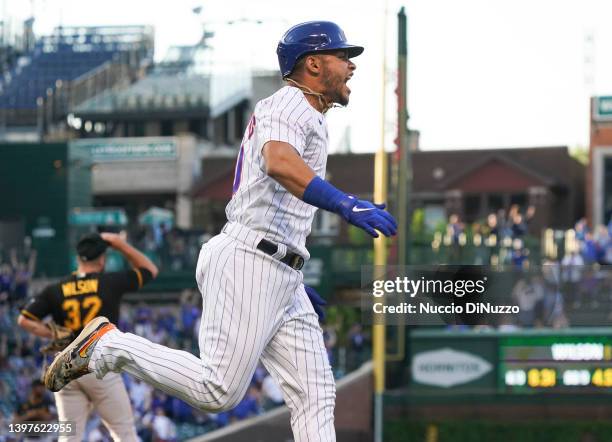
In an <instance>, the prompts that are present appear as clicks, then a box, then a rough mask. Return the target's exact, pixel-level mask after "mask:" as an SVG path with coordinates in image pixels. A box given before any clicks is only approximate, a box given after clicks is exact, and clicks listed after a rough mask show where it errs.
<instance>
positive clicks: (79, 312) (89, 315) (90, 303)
mask: <svg viewBox="0 0 612 442" xmlns="http://www.w3.org/2000/svg"><path fill="white" fill-rule="evenodd" d="M101 307H102V300H101V299H100V298H99V297H98V296H86V297H85V298H83V300H81V301H79V300H78V299H66V300H65V301H64V302H63V304H62V309H63V310H64V311H65V312H66V316H67V317H66V320H65V321H64V326H65V327H68V328H69V329H72V330H79V329H81V328H82V327H83V326H85V325H87V323H88V322H89V321H91V320H92V319H93V318H95V317H96V316H98V312H99V311H100V308H101ZM83 315H84V316H85V317H84V318H83V319H82V320H81V318H82V317H83Z"/></svg>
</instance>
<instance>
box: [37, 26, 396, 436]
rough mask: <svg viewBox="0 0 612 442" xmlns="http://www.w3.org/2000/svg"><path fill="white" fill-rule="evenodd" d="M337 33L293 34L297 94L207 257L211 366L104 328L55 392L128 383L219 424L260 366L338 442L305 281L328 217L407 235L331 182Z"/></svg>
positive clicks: (80, 349) (288, 62)
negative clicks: (314, 241)
mask: <svg viewBox="0 0 612 442" xmlns="http://www.w3.org/2000/svg"><path fill="white" fill-rule="evenodd" d="M362 52H363V48H362V47H360V46H353V45H350V44H348V43H347V41H346V37H345V36H344V33H343V31H342V30H341V29H340V27H339V26H338V25H336V24H335V23H331V22H325V21H317V22H308V23H302V24H299V25H296V26H294V27H292V28H291V29H289V31H287V33H286V34H285V35H284V36H283V38H282V40H281V41H280V42H279V44H278V49H277V54H278V59H279V65H280V71H281V74H282V76H283V78H284V79H286V80H287V83H288V84H287V86H285V87H283V88H282V89H280V90H279V91H277V92H276V93H274V94H273V95H272V96H270V97H268V98H266V99H264V100H262V101H260V102H258V103H257V105H256V106H255V110H254V113H253V116H252V117H251V119H250V121H249V123H248V125H247V128H246V131H245V134H244V137H243V140H242V146H241V147H240V152H239V154H238V159H237V163H236V170H235V178H234V183H233V196H232V199H231V201H230V202H229V204H228V206H227V208H226V215H227V218H228V222H227V224H226V225H225V227H224V228H223V230H222V232H221V233H220V234H219V235H217V236H215V237H213V238H212V239H211V240H210V241H208V242H207V243H206V244H204V245H203V246H202V250H201V252H200V256H199V259H198V263H197V268H196V280H197V283H198V287H199V289H200V291H201V293H202V298H203V306H204V308H203V313H202V319H201V326H200V332H199V333H200V334H199V347H200V357H199V358H197V357H195V356H193V355H191V354H190V353H187V352H184V351H179V350H173V349H170V348H167V347H164V346H161V345H157V344H154V343H152V342H150V341H148V340H146V339H144V338H142V337H139V336H135V335H133V334H129V333H121V332H119V331H117V330H116V329H115V328H114V326H113V325H112V324H110V323H109V321H108V320H107V319H106V318H97V319H96V320H94V321H93V322H92V323H90V325H89V326H88V327H87V328H86V329H85V330H83V332H82V333H81V334H80V335H79V336H78V337H77V338H76V339H75V340H74V341H73V342H72V343H71V344H70V345H69V346H68V347H67V348H66V349H65V350H64V352H62V353H61V354H60V355H58V356H57V357H56V359H55V360H54V361H53V363H52V365H51V366H50V369H49V370H48V371H47V376H46V378H45V384H46V385H47V387H48V388H50V389H51V390H53V391H58V390H61V389H62V388H64V385H66V383H68V382H70V381H71V380H73V379H75V378H78V377H79V376H81V375H82V373H86V372H91V373H95V375H96V376H97V377H100V378H102V377H104V376H105V375H107V374H108V373H113V372H120V371H126V372H128V373H130V374H131V375H133V376H135V377H137V378H140V379H142V380H144V381H145V382H147V383H149V384H151V385H153V386H155V387H156V388H159V389H161V390H164V391H166V392H167V393H169V394H171V395H174V396H177V397H179V398H181V399H183V400H184V401H186V402H188V403H190V404H191V405H193V406H194V407H197V408H200V409H203V410H207V411H211V412H219V411H222V410H228V409H231V408H233V407H234V406H235V405H236V404H237V403H238V402H239V401H240V400H241V399H242V397H243V396H244V394H245V392H246V390H247V388H248V386H249V382H250V380H251V378H252V376H253V373H254V371H255V368H256V366H257V362H258V360H259V359H260V358H261V361H262V362H263V364H264V365H265V367H266V368H267V369H268V371H269V372H270V373H271V374H272V375H273V376H274V377H275V378H276V380H277V381H278V382H279V384H280V385H281V387H282V389H283V394H284V397H285V402H286V403H287V405H288V406H289V408H290V410H291V426H292V430H293V435H294V439H295V440H296V441H299V442H302V441H310V442H312V441H334V440H336V435H335V429H334V403H335V383H334V378H333V375H332V371H331V368H330V365H329V362H328V358H327V355H326V352H325V346H324V343H323V336H322V331H321V328H320V326H319V323H318V320H317V314H316V313H315V310H314V306H313V304H312V303H311V302H310V300H309V297H308V295H307V293H306V290H305V288H304V284H303V275H302V273H301V272H300V269H301V267H302V266H303V264H304V261H305V260H306V259H308V258H309V254H308V250H306V247H305V242H306V237H307V236H308V234H309V233H310V228H311V223H312V220H313V216H314V214H315V211H316V210H317V208H321V209H324V210H328V211H331V212H334V213H337V214H338V215H340V216H341V217H342V218H344V219H345V220H346V221H347V222H349V223H351V224H353V225H355V226H357V227H360V228H362V229H364V230H365V231H366V232H368V233H369V234H370V235H372V236H374V237H377V236H378V234H379V233H378V232H380V233H382V234H384V235H386V236H390V235H394V234H395V232H396V229H397V225H396V223H395V220H394V219H393V217H392V216H391V215H390V214H389V213H388V212H386V211H385V210H384V205H376V204H373V203H371V202H369V201H364V200H360V199H357V198H356V197H354V196H350V195H347V194H345V193H344V192H342V191H340V190H339V189H337V188H335V187H334V186H333V185H331V184H330V183H328V182H327V181H325V180H324V179H323V177H324V176H325V167H326V161H327V149H328V135H327V123H326V121H325V112H326V111H327V110H328V109H330V108H331V107H332V106H333V105H334V104H335V103H337V104H340V105H346V104H348V101H349V94H350V89H349V87H348V86H347V84H346V83H347V82H348V81H349V80H350V78H351V77H352V76H353V73H354V71H355V64H354V63H353V61H352V58H353V57H356V56H358V55H359V54H361V53H362Z"/></svg>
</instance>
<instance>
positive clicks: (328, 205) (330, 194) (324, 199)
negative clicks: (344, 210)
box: [302, 176, 348, 213]
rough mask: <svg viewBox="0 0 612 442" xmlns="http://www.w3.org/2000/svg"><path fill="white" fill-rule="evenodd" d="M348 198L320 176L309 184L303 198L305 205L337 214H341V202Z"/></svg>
mask: <svg viewBox="0 0 612 442" xmlns="http://www.w3.org/2000/svg"><path fill="white" fill-rule="evenodd" d="M346 198H348V195H347V194H345V193H344V192H342V191H341V190H339V189H337V188H336V187H334V186H333V185H332V184H330V183H328V182H327V181H325V180H323V179H321V178H319V177H318V176H315V177H314V178H313V179H312V181H311V182H310V183H308V186H306V190H304V195H303V196H302V200H303V201H304V202H305V203H308V204H310V205H311V206H315V207H318V208H320V209H324V210H328V211H330V212H335V213H339V206H340V202H341V201H342V200H344V199H346Z"/></svg>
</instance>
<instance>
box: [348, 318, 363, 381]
mask: <svg viewBox="0 0 612 442" xmlns="http://www.w3.org/2000/svg"><path fill="white" fill-rule="evenodd" d="M347 338H348V343H349V345H348V354H347V370H348V371H352V370H356V369H357V368H359V367H360V366H361V364H363V362H364V359H365V346H366V337H365V335H364V333H363V326H362V325H361V324H360V323H358V322H356V323H355V324H353V325H352V326H351V328H350V329H349V332H348V335H347Z"/></svg>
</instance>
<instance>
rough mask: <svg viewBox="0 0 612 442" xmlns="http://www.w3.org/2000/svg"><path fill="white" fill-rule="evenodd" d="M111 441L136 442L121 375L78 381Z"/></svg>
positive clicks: (131, 415)
mask: <svg viewBox="0 0 612 442" xmlns="http://www.w3.org/2000/svg"><path fill="white" fill-rule="evenodd" d="M79 381H80V382H81V385H82V388H83V390H84V391H85V392H86V393H87V394H88V396H89V397H91V398H92V402H93V405H94V407H95V409H96V411H97V412H98V414H99V415H100V418H101V419H102V422H103V423H104V425H105V426H106V428H108V430H109V432H110V434H111V437H112V438H113V440H120V441H121V442H136V441H138V436H137V435H136V428H135V426H134V415H133V413H132V405H131V404H130V398H129V396H128V394H127V391H126V389H125V384H124V383H123V379H121V375H119V374H116V373H109V374H108V375H107V376H105V377H104V379H96V377H95V376H93V375H88V376H86V377H83V378H81V379H79Z"/></svg>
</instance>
